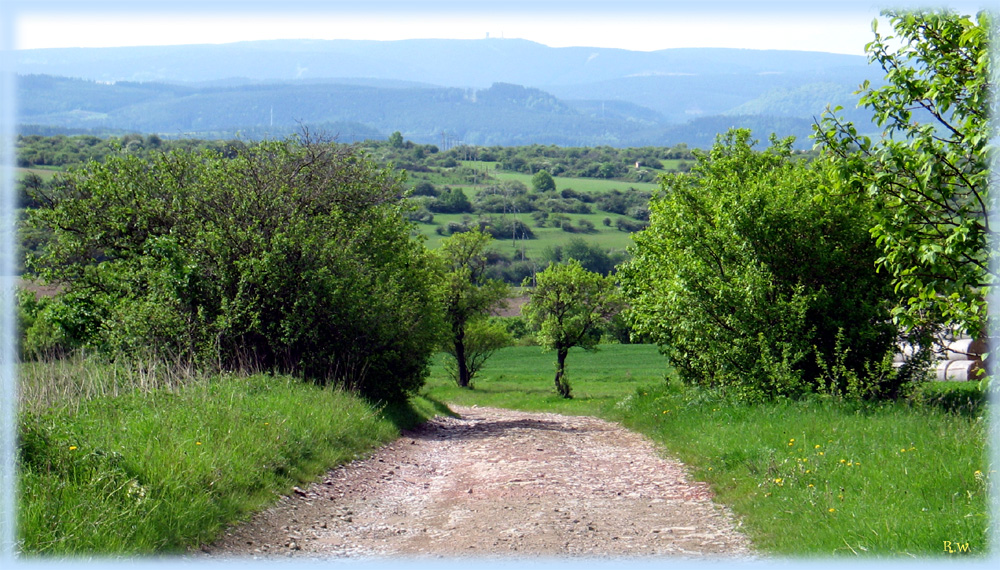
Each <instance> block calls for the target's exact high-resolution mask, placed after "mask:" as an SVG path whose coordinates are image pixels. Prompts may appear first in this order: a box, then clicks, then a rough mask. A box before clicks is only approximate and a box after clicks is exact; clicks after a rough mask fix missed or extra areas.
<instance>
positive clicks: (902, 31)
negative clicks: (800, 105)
mask: <svg viewBox="0 0 1000 570" xmlns="http://www.w3.org/2000/svg"><path fill="white" fill-rule="evenodd" d="M883 15H885V16H888V17H889V18H890V20H891V22H892V26H893V28H894V29H895V32H896V33H897V34H898V37H896V38H893V37H891V36H883V35H881V34H880V33H878V31H877V29H874V31H875V39H874V41H872V42H871V43H869V44H868V45H867V46H866V51H867V52H868V54H869V61H871V62H875V63H878V64H879V65H881V66H882V68H883V69H884V70H885V72H886V77H885V78H886V82H887V83H886V84H885V85H884V86H882V87H879V88H871V87H870V86H869V84H868V83H867V82H866V83H865V84H864V85H863V86H862V91H863V95H862V96H861V104H863V105H864V106H865V107H867V108H868V109H871V110H872V111H873V112H874V116H875V118H874V121H875V123H876V125H878V126H879V127H880V128H881V129H882V130H883V136H882V137H881V138H879V139H878V140H875V141H873V140H872V139H871V138H869V137H867V136H864V135H862V134H860V133H859V131H858V129H857V128H856V127H855V126H854V125H853V124H851V123H848V122H844V121H843V120H842V119H839V118H837V117H835V116H833V115H832V114H827V116H825V117H824V118H823V121H822V124H821V125H819V126H818V127H817V129H816V131H817V134H816V138H817V139H818V141H819V142H820V143H821V144H822V146H823V148H824V150H825V153H824V156H825V158H826V159H827V160H829V161H830V163H831V164H833V165H834V167H835V168H836V169H837V171H838V173H839V178H840V180H841V185H840V187H839V188H837V189H836V191H837V192H838V193H840V194H857V195H864V196H868V197H869V198H870V199H871V204H872V209H873V213H874V218H875V219H874V222H873V224H872V227H871V232H872V235H873V236H874V237H875V239H876V240H877V241H878V244H879V247H880V249H881V255H880V256H879V258H878V259H877V263H878V265H879V268H880V270H882V271H885V272H887V273H888V274H890V275H891V276H892V278H893V281H894V283H895V287H896V289H897V291H899V293H900V295H901V298H902V301H903V302H902V303H901V304H900V305H899V306H898V307H897V308H896V309H895V310H894V311H893V316H894V317H895V318H896V319H897V320H898V322H899V323H900V324H902V325H903V326H904V327H907V328H910V329H915V330H919V329H925V330H933V329H936V328H939V327H941V326H942V325H955V326H957V327H958V328H960V329H962V330H964V331H966V332H969V333H972V334H974V335H979V334H982V333H983V332H984V331H985V329H986V322H985V321H986V314H987V313H986V296H987V290H988V289H989V288H990V287H991V286H992V285H993V283H995V281H996V277H997V274H996V271H995V270H991V269H990V266H989V260H988V253H989V251H990V250H991V249H993V248H995V247H996V246H997V243H996V235H995V230H994V229H993V228H991V227H990V219H989V216H988V209H989V208H990V207H991V205H992V202H991V200H992V197H991V196H990V193H989V187H988V186H989V185H988V179H989V173H988V168H987V167H988V157H987V142H988V139H989V137H990V136H991V133H990V130H989V126H988V125H989V114H990V113H989V111H990V109H989V105H990V98H991V97H992V95H993V93H992V89H993V86H992V83H991V81H992V77H993V76H992V62H991V59H990V49H989V44H990V41H991V40H992V39H993V32H992V30H993V19H992V17H991V16H990V15H989V14H987V13H986V12H981V13H979V14H978V15H977V16H976V17H975V18H971V17H969V16H960V15H958V14H955V13H953V12H949V11H914V12H897V11H885V12H883ZM873 28H874V24H873ZM839 110H840V109H839V108H837V109H835V110H834V112H836V111H839Z"/></svg>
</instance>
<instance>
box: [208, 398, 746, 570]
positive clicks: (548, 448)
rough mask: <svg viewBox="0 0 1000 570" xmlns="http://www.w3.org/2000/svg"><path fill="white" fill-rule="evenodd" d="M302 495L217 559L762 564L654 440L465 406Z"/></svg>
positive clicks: (262, 518)
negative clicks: (717, 560) (714, 560)
mask: <svg viewBox="0 0 1000 570" xmlns="http://www.w3.org/2000/svg"><path fill="white" fill-rule="evenodd" d="M455 411H457V412H458V413H459V414H461V418H437V419H435V420H432V421H430V422H428V423H427V424H425V425H423V426H421V427H420V428H419V429H418V430H416V431H413V432H408V433H406V434H404V437H402V438H401V439H399V440H397V441H396V442H394V443H392V444H391V445H389V446H387V447H385V448H382V449H381V450H379V451H378V452H376V453H375V454H374V455H373V456H371V457H370V458H367V459H364V460H359V461H355V462H353V463H350V464H348V465H345V466H343V467H341V468H339V469H336V470H334V471H331V472H330V473H328V474H327V476H326V477H325V478H324V480H322V481H321V482H319V483H317V484H315V485H313V486H311V487H309V488H306V489H297V490H296V493H295V494H294V495H292V496H289V497H285V498H283V499H282V500H281V501H280V502H279V503H278V504H277V505H276V506H274V507H273V508H271V509H270V510H268V511H266V512H263V513H261V514H260V515H258V516H256V517H255V518H254V519H253V520H251V521H250V522H249V523H247V524H245V525H243V526H240V527H238V528H234V529H232V530H231V531H230V532H229V533H228V534H227V535H226V536H225V537H224V538H223V539H222V540H221V541H219V542H218V543H217V544H215V545H212V546H209V547H206V548H204V549H203V553H202V554H200V556H208V557H211V558H230V557H240V558H272V557H281V558H285V557H302V558H310V559H313V558H345V557H346V558H381V557H391V558H411V557H431V556H433V557H438V556H444V557H448V558H453V557H477V558H510V557H560V558H561V557H599V558H608V557H613V558H619V557H626V558H632V557H650V556H680V557H698V558H702V557H727V558H728V557H738V558H743V559H746V558H753V554H752V550H751V548H750V545H749V543H748V541H747V540H746V538H745V537H744V536H743V535H742V534H740V533H739V532H738V530H737V529H736V528H735V525H734V519H733V517H732V516H731V515H730V514H729V513H728V512H727V511H726V510H725V509H723V508H722V507H719V506H717V505H715V504H714V503H712V501H711V495H710V492H709V490H708V488H707V486H706V485H705V484H703V483H697V482H692V481H690V480H689V479H688V478H687V475H686V474H685V472H684V469H683V466H682V465H681V464H680V463H678V462H677V461H674V460H670V459H663V458H661V457H660V456H659V455H657V453H656V449H655V447H654V446H653V445H652V444H651V443H650V442H649V441H648V440H646V439H645V438H643V437H642V436H640V435H637V434H635V433H633V432H630V431H628V430H626V429H624V428H622V427H621V426H618V425H616V424H612V423H608V422H605V421H602V420H598V419H595V418H590V417H570V416H561V415H555V414H536V413H524V412H514V411H510V410H500V409H492V408H455Z"/></svg>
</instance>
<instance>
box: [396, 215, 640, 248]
mask: <svg viewBox="0 0 1000 570" xmlns="http://www.w3.org/2000/svg"><path fill="white" fill-rule="evenodd" d="M469 215H470V214H434V223H433V224H416V230H417V231H418V232H420V233H421V234H422V235H424V236H426V238H427V247H429V248H431V249H434V248H436V247H437V246H438V244H440V243H441V240H442V239H444V238H445V237H447V236H442V235H439V234H438V233H436V231H435V230H436V229H437V228H438V227H441V226H447V225H448V222H461V221H462V218H463V216H469ZM495 215H497V216H499V214H495ZM509 216H513V217H514V218H515V219H519V220H521V221H522V222H524V223H525V224H527V225H528V226H529V227H530V228H531V231H532V232H533V233H534V234H535V238H536V239H529V240H517V247H516V248H515V247H514V244H513V242H512V241H511V240H509V239H508V240H499V239H498V240H496V241H495V243H494V245H493V247H492V249H493V250H495V251H498V252H501V253H505V254H508V255H515V254H517V255H520V251H521V249H522V248H523V249H524V253H525V255H526V256H527V257H530V258H532V259H538V257H539V256H540V255H541V253H542V251H544V250H545V248H547V247H555V246H558V245H566V244H567V243H569V241H570V240H572V239H573V238H583V239H584V240H586V241H587V243H589V244H592V245H600V246H601V247H603V248H604V249H609V250H616V251H623V250H625V249H626V248H627V247H628V246H630V245H631V244H632V234H630V233H628V232H623V231H621V230H619V229H618V228H616V227H615V225H614V224H615V221H616V220H617V219H618V218H626V216H620V215H618V214H608V213H606V212H600V213H596V214H566V216H567V217H568V218H569V219H570V221H571V222H572V223H573V225H576V224H577V222H578V220H587V221H589V222H590V223H592V224H594V231H593V232H591V233H570V232H567V231H564V230H563V229H562V228H554V227H544V228H539V227H535V226H534V225H533V224H534V220H532V218H531V215H530V214H509ZM472 217H473V219H475V216H472ZM604 218H610V219H611V225H610V226H605V225H604V224H603V220H604Z"/></svg>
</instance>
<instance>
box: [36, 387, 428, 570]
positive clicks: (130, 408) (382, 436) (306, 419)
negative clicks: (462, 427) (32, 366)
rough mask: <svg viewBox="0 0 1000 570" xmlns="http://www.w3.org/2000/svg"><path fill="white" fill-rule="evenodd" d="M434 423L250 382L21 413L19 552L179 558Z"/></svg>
mask: <svg viewBox="0 0 1000 570" xmlns="http://www.w3.org/2000/svg"><path fill="white" fill-rule="evenodd" d="M439 410H440V408H439V406H438V405H437V404H435V403H434V402H432V401H429V400H427V399H424V398H417V399H415V400H414V402H413V403H412V404H411V405H409V406H398V407H395V408H388V409H376V408H375V407H373V406H372V405H370V404H368V403H366V402H363V401H361V400H359V399H358V398H356V397H354V396H352V395H350V394H347V393H344V392H342V391H338V390H332V389H321V388H318V387H315V386H311V385H307V384H304V383H302V382H300V381H297V380H294V379H291V378H284V377H273V376H265V375H259V376H253V377H222V378H214V379H211V380H203V381H197V382H188V383H186V384H184V385H183V386H180V387H164V388H155V389H152V390H148V391H147V390H133V391H131V392H128V393H123V394H119V395H107V396H98V397H95V398H93V399H90V400H86V401H83V402H80V403H78V404H77V405H73V406H61V407H56V408H49V409H47V410H46V411H43V412H23V413H22V414H21V417H20V420H19V426H18V428H19V436H20V441H19V462H18V468H19V473H18V475H19V478H18V493H19V502H18V513H17V517H18V550H19V551H20V552H21V553H23V554H26V555H59V556H62V555H80V554H99V555H138V554H162V553H176V552H181V551H184V550H185V549H186V548H188V547H190V546H194V545H197V544H199V543H203V542H207V541H211V540H212V539H213V538H214V537H215V536H217V534H218V533H219V532H220V531H221V530H222V529H224V528H225V527H226V526H227V525H229V524H231V523H233V522H235V521H238V520H241V519H244V518H246V517H247V516H248V515H249V514H250V513H252V512H254V511H256V510H259V509H261V508H263V507H265V506H267V505H268V504H270V503H271V502H273V501H274V499H275V498H276V497H277V495H279V494H284V493H287V492H289V491H290V489H291V487H292V486H293V485H297V484H302V483H306V482H309V481H311V480H314V479H315V478H316V477H317V476H319V475H320V474H322V473H323V472H325V471H326V470H327V469H329V468H330V467H332V466H334V465H337V464H339V463H343V462H345V461H350V460H351V459H353V458H355V457H357V456H359V455H363V454H365V453H366V452H368V451H369V450H371V449H372V448H374V447H375V446H378V445H380V444H382V443H385V442H388V441H390V440H392V439H393V438H395V437H396V436H397V435H398V430H399V429H400V428H401V427H409V426H412V425H413V424H415V423H416V422H419V421H421V420H422V419H423V418H425V417H428V416H431V415H434V414H435V413H437V412H438V411H439Z"/></svg>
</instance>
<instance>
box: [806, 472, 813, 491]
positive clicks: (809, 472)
mask: <svg viewBox="0 0 1000 570" xmlns="http://www.w3.org/2000/svg"><path fill="white" fill-rule="evenodd" d="M806 473H812V469H806ZM809 486H810V487H812V485H809Z"/></svg>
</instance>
